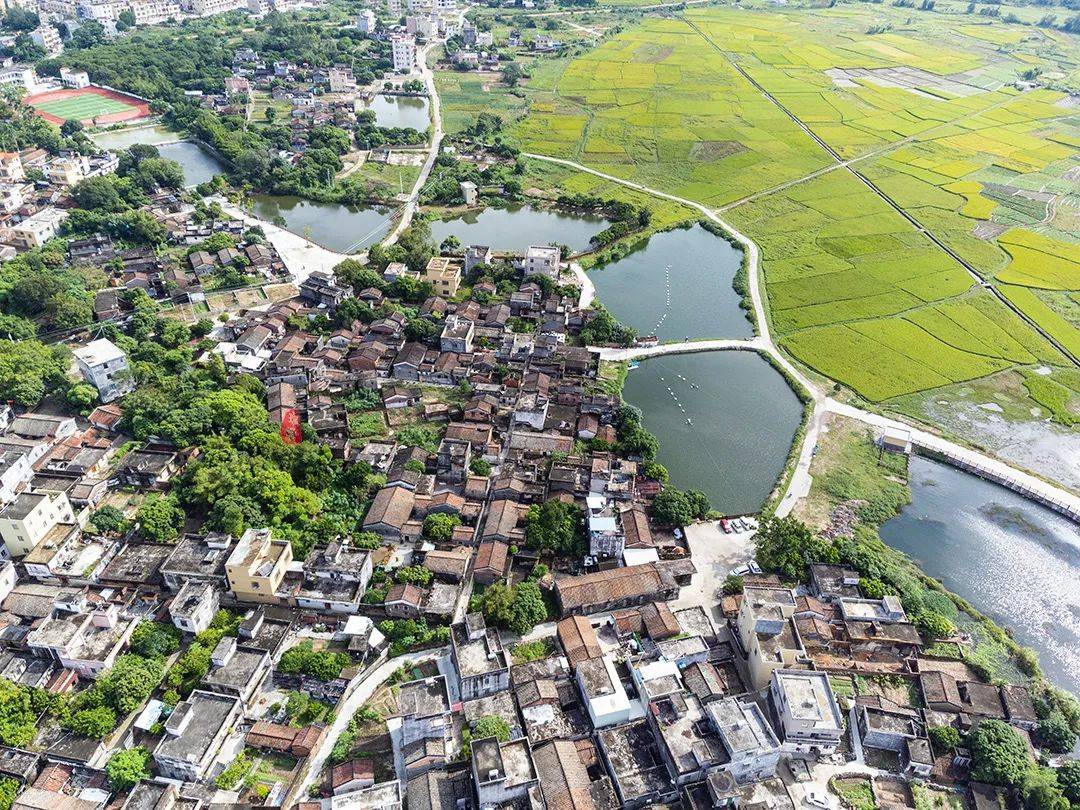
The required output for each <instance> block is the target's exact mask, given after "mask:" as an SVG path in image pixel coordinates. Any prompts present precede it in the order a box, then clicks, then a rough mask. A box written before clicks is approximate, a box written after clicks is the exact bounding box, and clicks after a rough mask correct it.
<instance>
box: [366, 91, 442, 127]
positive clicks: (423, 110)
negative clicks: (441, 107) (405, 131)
mask: <svg viewBox="0 0 1080 810" xmlns="http://www.w3.org/2000/svg"><path fill="white" fill-rule="evenodd" d="M368 109H369V110H372V111H374V113H375V125H376V126H380V127H385V128H386V129H393V128H395V127H409V128H410V129H415V130H417V131H419V132H423V131H424V130H425V129H427V128H428V126H430V124H431V117H430V116H429V115H428V100H427V99H426V98H418V97H416V96H384V95H378V96H375V98H374V99H373V100H372V102H371V104H369V105H368Z"/></svg>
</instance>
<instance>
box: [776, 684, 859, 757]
mask: <svg viewBox="0 0 1080 810" xmlns="http://www.w3.org/2000/svg"><path fill="white" fill-rule="evenodd" d="M769 696H770V697H771V698H772V702H773V706H774V707H775V708H776V716H777V718H779V721H780V732H781V736H782V738H783V743H784V750H785V751H787V752H788V753H790V754H803V755H813V756H828V755H829V754H832V753H833V752H834V751H835V750H836V747H837V746H838V745H839V744H840V738H841V737H843V736H844V724H843V721H842V720H841V719H840V707H839V706H838V705H837V704H836V698H835V697H834V696H833V691H832V688H831V687H830V686H829V676H828V675H827V674H826V673H824V672H813V671H810V670H799V669H778V670H774V671H773V674H772V683H771V684H770V686H769Z"/></svg>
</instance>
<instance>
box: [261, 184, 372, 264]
mask: <svg viewBox="0 0 1080 810" xmlns="http://www.w3.org/2000/svg"><path fill="white" fill-rule="evenodd" d="M251 199H252V202H253V206H252V212H253V213H254V214H255V216H257V217H258V218H259V219H265V220H268V221H269V222H272V223H274V224H275V225H279V226H281V227H282V228H285V229H286V230H289V231H292V232H293V233H295V234H298V235H300V236H303V237H304V238H305V239H310V240H311V241H312V242H315V243H316V244H319V245H322V246H323V247H325V248H329V249H330V250H336V251H338V252H341V253H352V252H355V251H358V250H362V249H364V248H365V247H368V246H369V245H372V244H374V243H375V242H378V241H379V240H380V239H382V238H383V237H384V236H385V235H386V233H387V231H389V229H390V226H391V225H392V224H393V217H392V216H391V213H390V211H389V210H387V209H383V208H368V207H365V206H356V205H341V204H339V203H319V202H312V201H311V200H304V199H301V198H300V197H288V196H277V195H271V194H253V195H252V196H251Z"/></svg>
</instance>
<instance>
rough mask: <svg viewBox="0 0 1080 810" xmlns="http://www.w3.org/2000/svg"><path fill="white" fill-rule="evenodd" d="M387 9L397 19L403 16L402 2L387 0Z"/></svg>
mask: <svg viewBox="0 0 1080 810" xmlns="http://www.w3.org/2000/svg"><path fill="white" fill-rule="evenodd" d="M386 8H387V9H388V10H389V11H390V13H391V14H393V15H394V16H395V17H400V16H401V0H386Z"/></svg>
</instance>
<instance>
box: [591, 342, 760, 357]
mask: <svg viewBox="0 0 1080 810" xmlns="http://www.w3.org/2000/svg"><path fill="white" fill-rule="evenodd" d="M768 348H769V347H768V344H766V343H765V342H764V341H763V340H762V339H761V338H760V337H754V338H750V339H749V340H734V339H726V338H725V339H721V338H717V339H715V340H688V341H684V342H681V343H660V344H658V345H656V346H635V347H633V348H630V349H619V348H611V347H606V346H605V347H603V348H597V349H594V351H596V352H597V353H598V354H599V355H600V359H601V360H612V361H615V362H618V361H620V360H643V359H645V358H646V357H659V356H661V355H665V354H694V353H695V352H714V351H720V350H724V349H730V350H735V351H737V350H739V349H742V350H745V351H768Z"/></svg>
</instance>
